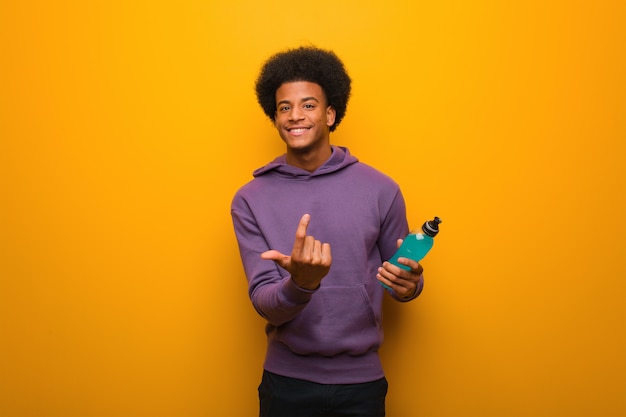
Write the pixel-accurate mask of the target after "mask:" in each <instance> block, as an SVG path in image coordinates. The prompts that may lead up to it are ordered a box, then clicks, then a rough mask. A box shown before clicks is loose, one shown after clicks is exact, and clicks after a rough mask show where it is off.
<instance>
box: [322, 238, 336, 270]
mask: <svg viewBox="0 0 626 417" xmlns="http://www.w3.org/2000/svg"><path fill="white" fill-rule="evenodd" d="M332 262H333V257H332V255H331V253H330V243H322V264H324V265H327V266H330V265H331V264H332Z"/></svg>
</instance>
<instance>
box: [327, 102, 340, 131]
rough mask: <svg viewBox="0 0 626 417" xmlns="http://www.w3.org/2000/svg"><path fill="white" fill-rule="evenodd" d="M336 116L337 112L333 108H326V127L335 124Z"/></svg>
mask: <svg viewBox="0 0 626 417" xmlns="http://www.w3.org/2000/svg"><path fill="white" fill-rule="evenodd" d="M336 116H337V112H336V111H335V108H334V107H333V106H328V107H327V108H326V125H327V126H332V125H334V124H335V117H336Z"/></svg>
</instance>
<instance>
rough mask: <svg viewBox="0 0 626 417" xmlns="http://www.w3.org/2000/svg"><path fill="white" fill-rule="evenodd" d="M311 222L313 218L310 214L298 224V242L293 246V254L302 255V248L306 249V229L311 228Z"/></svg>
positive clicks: (303, 217)
mask: <svg viewBox="0 0 626 417" xmlns="http://www.w3.org/2000/svg"><path fill="white" fill-rule="evenodd" d="M310 220H311V216H310V215H309V214H305V215H304V216H302V218H301V219H300V223H298V229H296V240H295V242H294V244H293V252H294V253H300V252H301V251H302V248H303V247H304V239H305V238H306V229H307V227H309V221H310Z"/></svg>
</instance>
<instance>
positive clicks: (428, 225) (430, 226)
mask: <svg viewBox="0 0 626 417" xmlns="http://www.w3.org/2000/svg"><path fill="white" fill-rule="evenodd" d="M439 223H441V219H440V218H439V217H435V218H434V219H433V220H431V221H428V222H425V223H424V224H423V225H422V231H423V232H424V233H425V234H426V235H428V236H430V237H435V236H437V233H439Z"/></svg>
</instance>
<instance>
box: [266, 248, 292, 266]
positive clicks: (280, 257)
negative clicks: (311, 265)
mask: <svg viewBox="0 0 626 417" xmlns="http://www.w3.org/2000/svg"><path fill="white" fill-rule="evenodd" d="M261 259H265V260H268V261H274V262H276V263H277V264H278V265H280V266H282V267H285V266H287V264H288V263H289V256H287V255H285V254H283V253H280V252H279V251H277V250H268V251H265V252H263V253H262V254H261Z"/></svg>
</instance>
